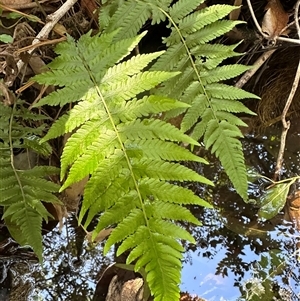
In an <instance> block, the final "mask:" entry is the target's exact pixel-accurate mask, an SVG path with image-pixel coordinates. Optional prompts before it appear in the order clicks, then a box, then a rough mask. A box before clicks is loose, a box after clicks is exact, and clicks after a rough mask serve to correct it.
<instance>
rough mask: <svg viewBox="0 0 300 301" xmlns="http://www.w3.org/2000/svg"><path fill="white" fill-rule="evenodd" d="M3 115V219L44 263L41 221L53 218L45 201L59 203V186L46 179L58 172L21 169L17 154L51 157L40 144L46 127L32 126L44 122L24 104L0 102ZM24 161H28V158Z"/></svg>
mask: <svg viewBox="0 0 300 301" xmlns="http://www.w3.org/2000/svg"><path fill="white" fill-rule="evenodd" d="M0 111H1V122H0V137H1V140H0V149H1V157H0V170H1V172H0V206H2V207H3V208H4V214H3V216H2V218H3V219H4V220H5V223H6V225H7V227H8V229H9V231H10V233H11V235H12V236H13V237H14V238H15V239H16V240H17V241H18V242H19V243H20V244H23V245H25V244H28V245H30V246H31V247H32V248H33V250H34V251H35V253H36V254H37V255H38V257H39V259H40V260H42V234H41V226H42V220H43V219H44V220H46V221H47V220H48V218H49V217H51V215H50V214H49V213H48V211H47V210H46V208H45V207H44V205H43V204H42V201H44V202H51V203H57V202H59V201H58V199H57V197H56V196H55V195H54V193H55V192H58V190H59V186H58V185H57V184H55V183H53V182H51V181H48V180H47V179H46V177H47V176H49V175H53V174H57V173H58V169H57V168H55V167H51V166H29V167H28V168H27V169H21V168H20V167H19V166H18V164H17V162H16V157H15V156H14V151H20V150H23V151H24V150H25V151H27V152H28V151H30V149H31V150H34V151H35V152H36V153H39V154H41V155H43V156H49V154H50V152H51V148H50V147H49V145H47V143H44V144H42V145H41V144H39V140H40V139H39V137H38V135H41V134H42V132H43V129H44V127H43V126H41V127H37V128H34V127H33V126H32V125H31V126H29V123H33V122H34V121H38V120H44V119H45V118H44V117H43V116H41V115H36V114H33V113H31V112H30V111H28V110H27V109H26V108H25V107H24V103H23V102H21V101H18V102H17V103H15V104H14V106H13V107H8V106H5V105H3V104H2V103H1V102H0ZM26 124H28V126H27V125H26ZM23 160H27V158H26V156H25V157H24V159H23ZM28 160H29V159H28ZM23 165H24V164H23ZM25 165H28V164H25Z"/></svg>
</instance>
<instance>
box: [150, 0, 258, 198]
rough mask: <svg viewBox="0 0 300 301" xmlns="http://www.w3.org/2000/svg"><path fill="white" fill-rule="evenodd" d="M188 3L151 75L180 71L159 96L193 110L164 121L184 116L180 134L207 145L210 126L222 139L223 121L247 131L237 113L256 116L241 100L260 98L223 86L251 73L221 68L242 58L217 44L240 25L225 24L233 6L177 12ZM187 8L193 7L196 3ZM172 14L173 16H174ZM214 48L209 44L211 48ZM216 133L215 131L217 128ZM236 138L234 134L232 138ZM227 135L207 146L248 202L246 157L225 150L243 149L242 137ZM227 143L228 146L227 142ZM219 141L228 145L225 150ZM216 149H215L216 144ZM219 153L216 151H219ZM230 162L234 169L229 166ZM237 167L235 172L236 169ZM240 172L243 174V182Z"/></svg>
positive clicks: (174, 8) (242, 68)
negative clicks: (182, 9)
mask: <svg viewBox="0 0 300 301" xmlns="http://www.w3.org/2000/svg"><path fill="white" fill-rule="evenodd" d="M185 5H188V4H187V1H185V0H179V1H177V2H176V4H174V5H173V6H172V7H171V8H170V9H169V15H170V17H171V18H170V23H171V34H170V36H169V37H166V38H164V42H165V43H166V45H167V50H166V52H165V53H164V54H162V55H161V56H160V57H159V58H158V59H157V61H156V62H155V63H154V65H153V66H152V67H151V69H150V70H153V71H155V70H157V71H158V70H166V71H168V70H169V71H171V70H176V71H181V72H182V73H181V74H180V76H177V77H174V78H173V79H171V80H169V81H168V82H166V83H165V84H164V85H161V86H159V87H157V88H156V92H155V93H157V94H164V95H168V96H169V97H174V98H175V97H177V98H178V99H179V100H180V101H183V102H185V103H187V104H189V105H190V107H189V108H187V109H177V110H172V111H170V112H168V113H167V114H166V119H168V118H171V117H175V116H178V115H179V114H183V119H182V123H181V129H182V130H183V131H184V132H186V131H191V137H192V138H193V139H195V140H197V141H198V140H199V139H201V138H203V137H206V138H205V139H204V142H207V141H208V138H207V137H208V133H211V126H212V124H215V125H218V127H220V129H219V130H217V129H216V128H215V131H217V132H218V131H219V134H220V133H221V132H222V133H223V131H224V129H223V123H222V122H223V121H224V122H225V123H226V124H227V123H228V125H233V126H235V127H236V126H245V125H246V124H245V123H244V122H243V121H242V120H241V119H239V118H238V117H236V116H235V115H234V114H235V113H246V114H253V113H252V112H251V111H250V110H249V109H248V108H247V107H246V106H244V105H243V104H242V103H241V102H239V101H238V100H241V99H245V98H257V97H256V96H255V95H253V94H252V93H248V92H245V91H243V90H241V89H237V88H234V87H230V86H228V85H225V84H224V83H222V82H223V81H226V80H230V79H232V78H235V77H237V76H239V75H240V74H242V73H243V72H245V71H247V70H248V69H249V68H251V67H248V66H243V65H239V64H232V65H224V64H223V65H221V64H222V63H223V62H224V60H226V59H228V58H230V57H234V56H237V55H239V54H238V53H236V52H235V51H234V49H235V47H236V46H237V45H231V46H228V45H227V46H225V45H219V44H217V40H216V39H217V38H218V37H220V36H222V35H224V34H225V33H227V32H228V31H230V30H231V29H233V28H234V27H235V26H237V25H238V24H240V23H241V22H239V21H231V20H222V19H223V18H224V17H226V16H227V15H228V14H229V13H230V12H231V11H232V10H233V9H235V8H236V7H234V6H230V5H212V6H210V7H207V8H204V9H200V10H197V11H189V12H188V11H187V12H184V13H182V14H181V13H180V12H179V11H178V7H181V6H182V7H187V6H185ZM189 5H191V6H192V3H190V4H189ZM173 14H174V15H173ZM212 41H213V42H214V44H209V42H212ZM218 127H217V128H218ZM233 133H234V134H233ZM233 133H231V134H230V135H229V133H228V130H226V134H224V135H223V136H221V137H222V139H221V138H219V139H220V140H217V139H215V140H212V141H213V143H211V144H209V146H207V145H206V147H207V148H208V147H212V152H215V153H216V155H217V156H218V157H219V159H220V160H221V162H222V164H223V162H226V164H225V165H223V166H224V168H225V171H226V172H227V174H228V175H229V178H230V179H231V181H232V182H233V185H234V187H235V188H236V190H237V191H238V193H239V194H240V195H241V196H242V197H243V198H246V197H247V182H246V181H245V183H242V181H244V180H245V179H246V174H245V165H244V163H243V153H242V150H241V149H240V148H236V147H235V148H232V149H231V151H230V153H228V149H227V148H226V147H225V145H227V144H228V145H229V144H231V145H235V146H237V145H239V142H238V138H239V137H240V136H241V135H240V132H239V130H238V129H237V128H236V129H235V130H234V131H233ZM225 139H228V141H226V142H225V141H224V140H225ZM221 141H224V149H223V150H222V145H223V144H221ZM218 142H220V144H217V147H216V148H214V143H218ZM217 150H218V151H217ZM229 161H231V163H230V164H232V165H231V168H229V165H230V164H228V162H229ZM234 164H236V166H237V168H236V169H234V168H233V167H232V166H234ZM237 170H238V172H240V173H241V174H243V175H242V176H241V177H240V178H239V179H238V177H237Z"/></svg>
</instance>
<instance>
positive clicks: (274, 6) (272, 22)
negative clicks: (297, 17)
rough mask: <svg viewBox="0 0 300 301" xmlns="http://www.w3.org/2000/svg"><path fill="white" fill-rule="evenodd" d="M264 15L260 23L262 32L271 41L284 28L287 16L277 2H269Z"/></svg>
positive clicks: (287, 19)
mask: <svg viewBox="0 0 300 301" xmlns="http://www.w3.org/2000/svg"><path fill="white" fill-rule="evenodd" d="M265 10H266V13H265V16H264V19H263V22H262V31H263V32H264V33H265V34H267V35H268V36H269V37H270V38H271V39H276V38H277V37H278V36H280V35H281V34H286V33H285V32H282V30H283V29H284V28H285V27H286V25H287V23H288V21H289V16H288V14H287V13H286V12H285V10H284V9H283V7H282V5H281V3H280V1H279V0H269V1H268V4H267V5H266V7H265Z"/></svg>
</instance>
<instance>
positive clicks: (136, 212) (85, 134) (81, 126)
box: [35, 31, 212, 300]
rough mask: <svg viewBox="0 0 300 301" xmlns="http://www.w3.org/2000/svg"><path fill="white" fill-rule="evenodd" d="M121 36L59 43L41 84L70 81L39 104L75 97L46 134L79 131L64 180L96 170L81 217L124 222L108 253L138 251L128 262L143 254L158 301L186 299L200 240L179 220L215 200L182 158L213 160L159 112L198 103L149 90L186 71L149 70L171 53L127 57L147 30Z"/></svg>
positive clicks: (66, 154)
mask: <svg viewBox="0 0 300 301" xmlns="http://www.w3.org/2000/svg"><path fill="white" fill-rule="evenodd" d="M118 34H119V32H118V31H113V32H111V33H107V34H101V35H97V36H94V37H90V36H89V35H87V36H83V37H82V38H81V39H80V40H79V41H78V42H74V41H73V40H72V39H70V38H69V39H68V41H67V42H65V43H63V44H60V46H58V54H59V56H58V57H57V58H56V59H54V60H53V62H52V63H51V64H50V65H49V67H50V71H48V72H46V73H44V74H41V75H38V76H36V77H35V80H36V81H38V82H39V83H44V84H50V83H51V84H56V85H59V86H62V83H63V85H64V87H63V88H61V89H59V90H57V91H56V92H53V93H52V94H50V95H48V96H46V97H45V98H44V99H43V100H42V101H41V102H40V104H39V105H41V104H48V105H56V104H60V105H64V104H65V103H67V102H71V101H72V102H75V104H74V106H73V108H72V109H71V110H70V111H69V113H68V114H66V115H63V116H62V117H61V118H59V119H58V120H57V121H56V122H55V123H54V124H53V126H52V127H51V128H50V130H49V131H48V133H47V135H46V136H45V137H44V138H43V141H46V140H48V139H52V138H55V137H57V136H59V135H62V134H64V132H71V131H73V134H72V135H71V137H70V138H69V139H68V141H67V143H66V145H65V147H64V150H63V154H62V157H61V178H64V177H65V175H66V174H67V178H66V181H65V183H64V184H63V186H62V189H64V188H66V187H67V186H69V185H71V184H73V183H74V182H77V181H79V180H81V179H82V178H84V177H86V176H88V175H89V176H90V178H89V181H88V183H87V184H86V187H85V190H84V196H83V203H82V208H81V211H80V215H79V221H80V222H82V221H85V222H84V226H85V227H87V226H88V225H89V223H90V222H91V220H92V219H94V218H95V216H96V215H98V214H99V213H101V215H100V219H99V220H98V224H97V226H96V229H95V231H94V237H96V236H97V234H98V233H99V232H100V231H101V230H102V229H104V228H105V227H108V226H111V225H114V224H117V226H116V228H115V230H113V232H112V233H111V235H110V237H109V239H108V241H107V243H106V246H105V252H107V251H108V249H109V248H110V247H111V246H112V245H113V244H115V243H117V242H121V246H120V248H119V250H118V254H121V253H122V252H124V251H126V250H129V251H130V253H129V254H130V255H129V257H128V262H129V263H130V262H134V263H135V268H136V270H137V271H138V270H140V269H141V268H142V267H143V268H145V270H146V272H147V283H148V284H149V287H150V289H151V292H152V294H153V295H154V297H155V300H176V299H178V298H179V286H178V285H179V283H180V268H181V260H182V252H183V247H182V246H181V244H180V241H179V240H180V239H185V240H189V241H191V242H193V241H194V239H193V238H192V236H191V235H190V234H189V233H188V232H187V231H186V230H184V229H183V228H181V227H180V226H178V225H175V224H174V221H180V220H184V221H188V222H192V223H195V224H199V221H198V220H197V219H196V218H195V217H194V216H193V215H192V214H191V213H190V211H189V210H188V209H186V208H185V207H184V206H183V205H185V204H197V205H201V206H206V207H210V205H209V204H208V203H207V202H205V201H204V200H202V199H200V198H199V197H197V196H195V195H194V194H193V193H192V192H191V191H189V190H188V189H186V188H183V187H179V186H176V185H175V184H174V183H176V182H183V181H199V182H201V183H204V184H212V183H211V182H210V181H209V180H207V179H206V178H205V177H203V176H201V175H199V174H197V173H196V172H194V171H192V170H190V169H189V168H187V167H185V166H184V165H181V164H180V163H179V162H180V161H189V160H191V161H197V162H201V163H206V162H205V160H204V159H202V158H200V157H198V156H196V155H194V154H192V153H191V152H190V151H188V150H187V149H185V148H183V147H181V146H180V143H183V142H184V143H188V144H192V145H198V143H197V142H196V141H195V140H194V139H192V138H191V137H189V136H188V135H186V134H184V133H183V132H182V131H180V130H179V129H177V128H176V127H174V126H172V125H170V124H168V123H166V122H165V121H162V120H159V119H155V118H154V116H155V115H157V114H159V113H161V112H163V111H168V110H171V109H178V108H187V107H189V105H188V104H185V103H182V102H179V101H177V100H175V99H174V98H170V97H165V96H160V95H151V94H150V92H149V91H150V90H151V89H153V88H155V87H156V86H157V85H160V84H161V83H162V82H165V81H166V80H169V79H171V78H174V77H175V76H178V74H179V72H166V71H144V70H143V69H144V68H145V67H147V65H148V64H149V63H150V62H151V61H153V60H155V59H157V58H158V57H160V56H161V55H162V54H163V52H158V53H152V54H146V55H137V56H134V57H131V58H130V59H128V60H123V58H124V57H126V56H127V55H128V54H129V53H130V52H131V50H132V49H134V48H135V47H136V46H137V45H138V43H139V41H140V40H141V38H142V37H143V36H144V35H145V33H143V34H141V35H139V36H137V37H132V38H128V39H123V40H119V41H117V42H113V41H115V40H116V36H118ZM107 41H110V42H109V45H108V43H107ZM116 44H117V45H118V46H117V50H118V51H117V52H118V53H117V54H116ZM94 49H97V52H95V51H94ZM93 51H94V52H93ZM92 52H93V55H91V53H92ZM75 54H76V56H75ZM70 59H71V61H72V62H70ZM73 74H75V79H74V82H72V80H71V78H72V76H73ZM62 77H63V78H65V77H68V78H69V79H63V80H62ZM77 83H80V86H79V92H80V93H79V94H78V93H77V91H76V88H77ZM83 87H85V88H83ZM65 91H67V92H68V93H66V92H65ZM57 97H60V98H59V99H57Z"/></svg>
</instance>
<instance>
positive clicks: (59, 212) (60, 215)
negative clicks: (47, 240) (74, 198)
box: [53, 204, 68, 232]
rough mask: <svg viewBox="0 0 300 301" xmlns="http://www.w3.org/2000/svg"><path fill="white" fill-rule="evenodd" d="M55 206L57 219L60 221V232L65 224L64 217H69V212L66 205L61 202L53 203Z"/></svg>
mask: <svg viewBox="0 0 300 301" xmlns="http://www.w3.org/2000/svg"><path fill="white" fill-rule="evenodd" d="M53 207H54V209H55V211H56V219H57V220H58V222H59V229H58V230H59V232H61V230H62V228H63V226H64V218H67V217H68V212H67V210H66V207H65V206H63V205H59V204H53Z"/></svg>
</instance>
